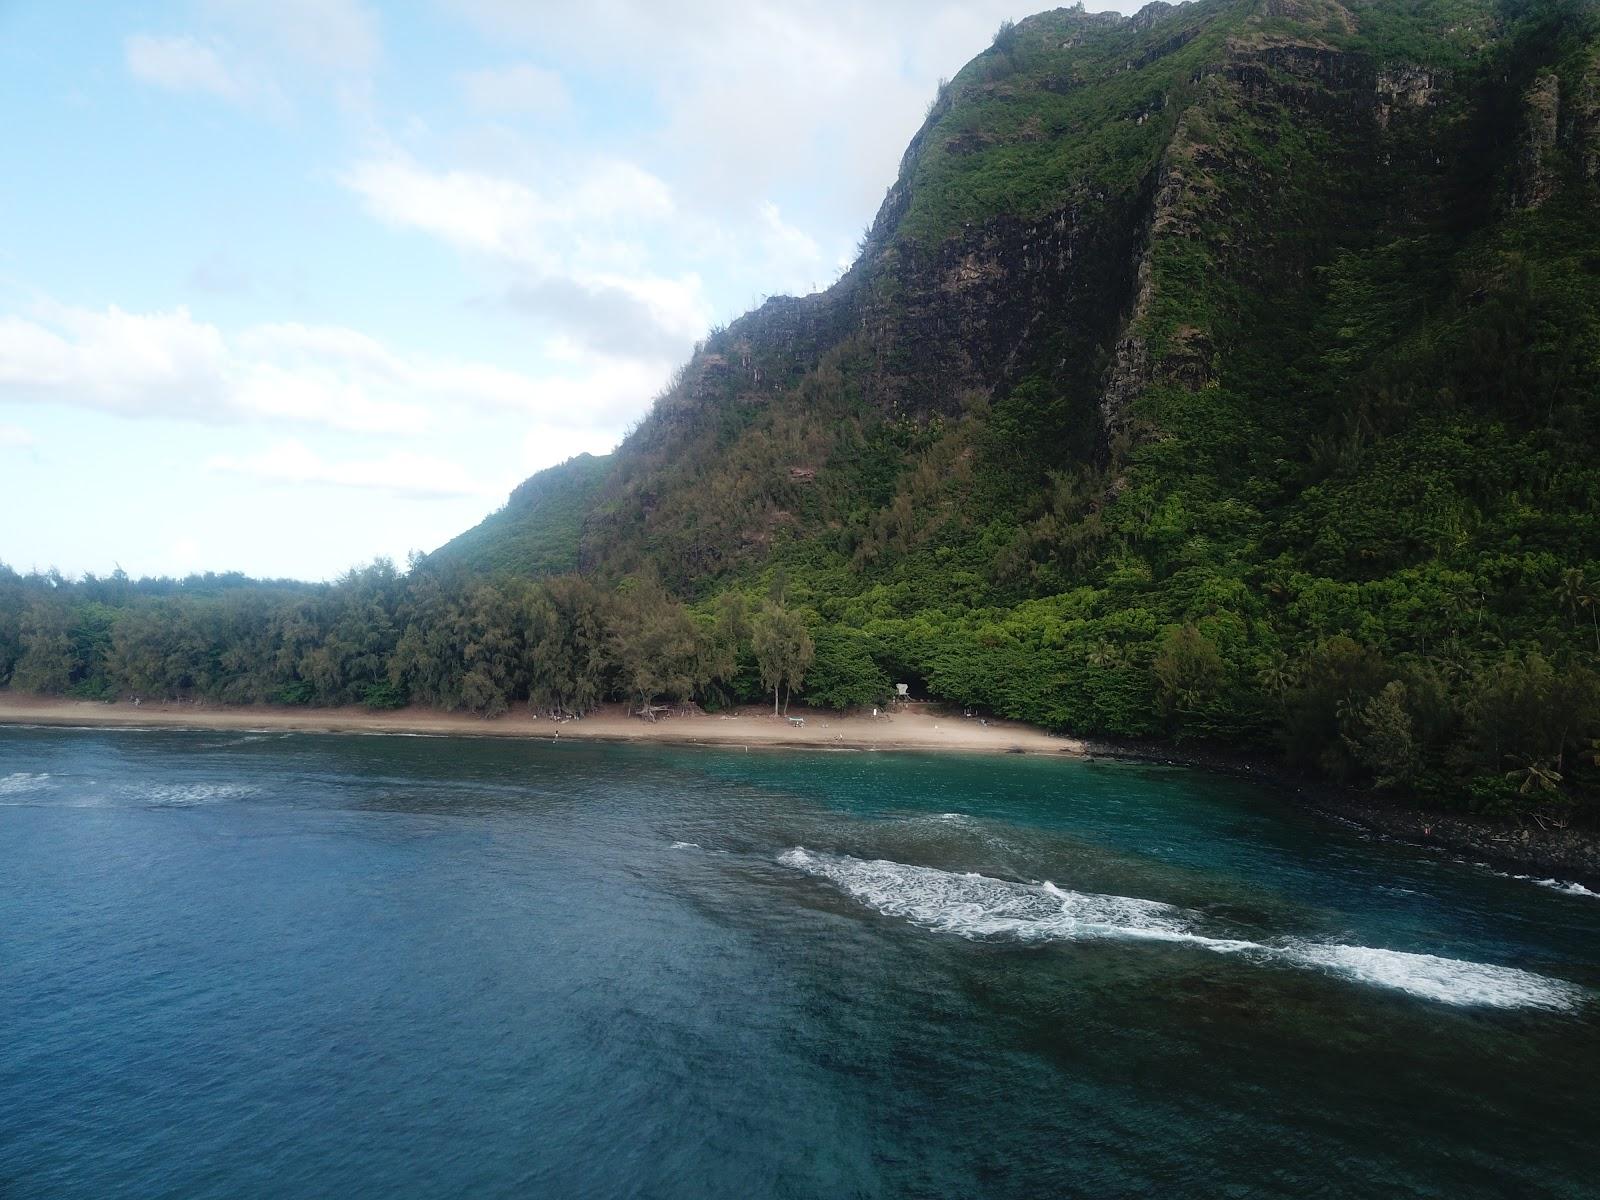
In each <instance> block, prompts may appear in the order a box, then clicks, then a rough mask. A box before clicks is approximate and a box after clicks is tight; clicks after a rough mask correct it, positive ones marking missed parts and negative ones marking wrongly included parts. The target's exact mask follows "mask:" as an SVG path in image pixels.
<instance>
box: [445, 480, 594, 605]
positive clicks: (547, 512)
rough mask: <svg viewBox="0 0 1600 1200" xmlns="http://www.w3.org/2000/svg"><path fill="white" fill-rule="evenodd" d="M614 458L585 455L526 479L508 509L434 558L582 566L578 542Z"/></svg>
mask: <svg viewBox="0 0 1600 1200" xmlns="http://www.w3.org/2000/svg"><path fill="white" fill-rule="evenodd" d="M609 466H610V456H609V455H600V456H598V457H597V456H595V455H593V454H580V455H578V456H577V457H575V458H569V459H568V460H567V461H566V462H564V463H561V464H560V465H558V466H554V467H551V468H549V469H548V470H544V471H540V472H539V473H538V474H537V475H535V476H533V477H532V478H531V479H527V480H524V481H523V482H522V483H521V484H519V485H518V486H517V488H516V490H515V491H513V492H512V493H511V497H510V499H508V500H507V501H506V503H505V507H503V508H501V509H499V510H498V511H496V512H492V513H490V514H489V515H488V516H487V517H485V518H484V519H483V520H482V521H480V522H478V524H476V525H474V526H473V527H472V528H471V529H469V530H467V531H466V532H465V533H461V534H457V535H456V536H455V537H453V538H451V539H450V540H449V541H448V542H446V543H445V544H444V545H442V546H440V547H439V548H438V549H437V550H435V551H434V552H433V553H432V554H430V555H429V556H428V558H429V559H430V560H431V561H433V562H434V563H436V564H450V565H452V566H459V567H461V568H463V569H465V570H468V571H480V572H487V573H491V574H492V573H498V572H511V573H513V574H518V575H563V574H566V573H567V572H569V571H576V570H577V569H578V540H579V538H580V537H581V536H582V533H583V521H584V518H585V517H586V516H587V515H588V513H589V510H590V507H591V506H592V504H593V502H594V498H595V495H596V493H597V492H598V491H599V488H600V485H601V483H602V482H604V480H605V478H606V470H607V468H608V467H609Z"/></svg>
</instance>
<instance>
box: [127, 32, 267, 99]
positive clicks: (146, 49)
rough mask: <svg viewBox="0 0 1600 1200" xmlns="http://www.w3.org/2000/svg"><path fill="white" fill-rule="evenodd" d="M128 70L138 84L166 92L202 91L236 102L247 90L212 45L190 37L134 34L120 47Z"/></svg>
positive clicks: (242, 97) (246, 94)
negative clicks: (150, 85)
mask: <svg viewBox="0 0 1600 1200" xmlns="http://www.w3.org/2000/svg"><path fill="white" fill-rule="evenodd" d="M122 51H123V58H124V60H125V61H126V62H127V65H128V71H129V73H130V74H132V75H133V77H134V78H135V79H137V80H139V81H140V82H141V83H148V84H152V85H154V86H155V87H159V88H165V89H166V90H167V91H169V92H205V93H207V94H209V95H212V96H217V97H219V98H221V99H223V100H228V101H232V102H234V103H238V102H240V101H243V100H244V99H245V98H246V97H247V96H248V95H249V93H250V89H249V88H248V87H247V86H246V85H245V83H244V82H243V81H242V80H241V79H240V78H239V77H238V76H236V75H235V74H234V73H233V71H232V70H230V69H229V67H228V65H227V64H226V63H225V62H223V60H222V56H221V54H220V53H219V52H218V50H217V49H216V48H214V47H212V46H208V45H206V44H205V43H204V42H199V41H196V40H195V39H194V38H192V37H161V36H157V35H154V34H148V33H136V34H134V35H132V36H131V37H129V38H128V39H127V40H126V41H125V42H123V45H122Z"/></svg>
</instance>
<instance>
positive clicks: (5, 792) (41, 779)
mask: <svg viewBox="0 0 1600 1200" xmlns="http://www.w3.org/2000/svg"><path fill="white" fill-rule="evenodd" d="M49 781H50V775H49V773H48V772H40V773H39V774H37V775H35V774H32V773H30V772H28V771H13V772H11V774H9V775H6V776H3V777H0V796H20V795H23V794H24V793H26V792H37V791H38V790H39V789H40V788H42V787H44V786H46V785H47V784H48V783H49Z"/></svg>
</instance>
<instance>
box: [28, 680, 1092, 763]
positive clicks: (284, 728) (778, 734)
mask: <svg viewBox="0 0 1600 1200" xmlns="http://www.w3.org/2000/svg"><path fill="white" fill-rule="evenodd" d="M930 707H931V706H929V705H925V704H920V703H914V704H911V705H907V706H906V707H905V708H903V709H900V710H897V711H896V712H894V713H893V714H892V715H886V716H882V717H877V718H874V717H871V716H866V715H863V714H855V713H850V714H843V713H834V712H826V711H812V710H802V709H798V708H796V709H792V710H791V715H792V716H794V717H797V718H800V719H802V720H803V721H804V724H803V725H800V726H797V725H795V724H793V723H791V722H790V721H787V720H784V719H781V718H779V719H777V720H774V719H773V716H772V713H771V711H770V710H767V709H764V708H762V707H759V706H745V707H742V708H737V709H732V710H730V711H728V712H726V713H701V712H693V713H689V714H678V715H671V716H664V717H661V718H660V719H658V720H656V721H646V720H643V719H642V718H639V717H634V716H630V715H628V713H627V711H626V709H625V708H624V706H622V705H617V704H608V705H603V706H601V707H600V708H599V709H597V710H596V711H595V712H593V713H591V714H590V715H589V716H586V717H582V718H579V719H576V720H569V721H555V720H551V719H550V718H548V717H540V716H536V715H534V714H532V713H529V712H527V711H526V710H520V711H512V712H509V713H506V714H504V715H502V716H499V717H490V718H484V717H475V716H472V715H470V714H467V713H446V712H439V711H437V710H435V709H427V708H403V709H396V710H394V711H390V712H374V711H371V710H368V709H363V708H355V707H350V708H285V707H280V706H276V705H240V706H237V707H233V706H227V707H224V706H220V705H217V706H213V705H206V704H193V703H187V702H177V701H165V702H161V701H152V702H151V703H149V704H141V705H138V706H135V705H133V704H132V703H129V702H126V701H116V702H110V703H107V702H105V701H99V700H67V699H57V698H53V697H34V696H11V695H3V694H0V726H4V725H43V726H54V727H61V728H71V727H79V728H96V729H190V730H216V729H227V730H235V731H241V732H242V731H249V732H270V733H362V734H385V733H387V734H411V735H416V734H423V735H432V736H442V737H506V738H525V739H529V740H539V741H547V742H548V741H584V742H648V743H659V744H663V745H685V746H725V747H738V746H744V747H746V748H757V747H759V748H763V749H766V748H779V749H782V748H788V749H795V750H915V751H932V752H948V751H955V752H961V753H976V754H1064V755H1070V756H1072V757H1081V756H1082V755H1083V753H1084V743H1083V742H1082V741H1080V740H1078V739H1076V738H1069V737H1058V736H1056V735H1055V734H1052V733H1047V732H1046V731H1045V730H1043V729H1039V728H1037V727H1036V726H1032V725H1024V724H1022V723H1021V722H1017V721H999V720H993V719H989V720H987V722H986V723H985V722H980V721H979V720H978V719H975V718H966V717H961V716H946V715H944V714H942V713H941V714H935V713H933V712H931V711H928V710H929V708H930Z"/></svg>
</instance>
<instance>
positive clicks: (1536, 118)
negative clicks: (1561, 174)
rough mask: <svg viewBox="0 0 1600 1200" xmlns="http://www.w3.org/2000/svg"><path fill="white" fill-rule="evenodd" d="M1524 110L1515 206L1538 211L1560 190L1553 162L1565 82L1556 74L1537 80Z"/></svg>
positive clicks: (1546, 75) (1524, 100)
mask: <svg viewBox="0 0 1600 1200" xmlns="http://www.w3.org/2000/svg"><path fill="white" fill-rule="evenodd" d="M1523 110H1524V111H1523V127H1522V140H1521V143H1520V145H1519V149H1518V154H1517V167H1516V184H1515V188H1514V191H1513V194H1512V203H1513V204H1514V205H1515V206H1516V207H1518V208H1538V207H1539V206H1540V205H1541V204H1543V203H1544V202H1545V201H1546V200H1548V199H1550V197H1551V196H1552V195H1554V194H1555V190H1556V170H1555V166H1554V164H1553V163H1552V161H1551V159H1552V157H1553V155H1554V153H1555V149H1556V134H1557V129H1558V122H1559V119H1560V115H1561V81H1560V79H1559V78H1557V76H1556V74H1555V73H1554V72H1553V71H1547V72H1544V73H1542V74H1541V75H1540V76H1539V77H1538V78H1537V79H1535V80H1534V82H1533V86H1532V87H1530V88H1529V89H1528V91H1527V95H1526V96H1524V97H1523Z"/></svg>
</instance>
